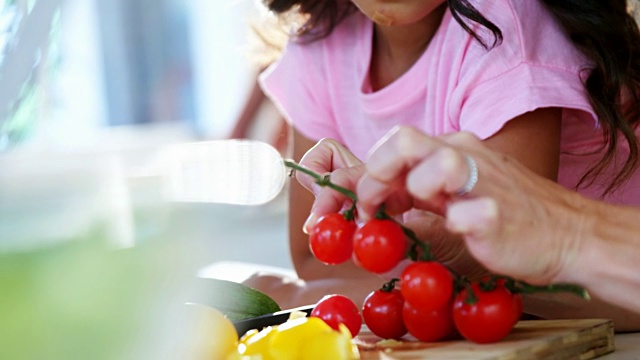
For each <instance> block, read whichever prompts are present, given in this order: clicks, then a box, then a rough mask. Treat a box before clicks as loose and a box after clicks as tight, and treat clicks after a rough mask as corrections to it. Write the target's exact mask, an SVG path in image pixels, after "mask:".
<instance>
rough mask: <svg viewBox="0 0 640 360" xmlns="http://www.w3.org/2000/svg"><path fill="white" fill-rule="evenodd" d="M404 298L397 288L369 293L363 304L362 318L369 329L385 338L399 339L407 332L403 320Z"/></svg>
mask: <svg viewBox="0 0 640 360" xmlns="http://www.w3.org/2000/svg"><path fill="white" fill-rule="evenodd" d="M403 305H404V299H403V298H402V294H400V291H399V290H397V289H391V290H386V289H385V288H383V289H380V290H375V291H372V292H371V293H369V295H367V297H366V298H365V299H364V304H363V306H362V318H363V319H364V323H365V324H367V327H369V330H371V332H372V333H374V334H375V335H377V336H379V337H381V338H383V339H399V338H401V337H403V336H404V335H405V334H406V333H407V328H406V327H405V325H404V320H402V307H403Z"/></svg>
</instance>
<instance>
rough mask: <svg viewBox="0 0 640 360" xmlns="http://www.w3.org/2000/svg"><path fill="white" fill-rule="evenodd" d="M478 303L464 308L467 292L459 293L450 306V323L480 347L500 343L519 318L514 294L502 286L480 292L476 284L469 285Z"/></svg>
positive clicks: (465, 290)
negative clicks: (451, 315) (451, 312)
mask: <svg viewBox="0 0 640 360" xmlns="http://www.w3.org/2000/svg"><path fill="white" fill-rule="evenodd" d="M471 289H472V290H473V292H474V294H475V296H476V297H477V301H476V302H475V303H473V304H467V303H466V301H467V300H468V295H467V294H468V292H467V289H464V290H462V291H461V292H460V293H459V294H458V295H457V296H456V298H455V300H454V304H453V320H454V322H455V325H456V328H457V329H458V331H459V332H460V334H461V335H462V336H464V338H466V339H467V340H469V341H473V342H476V343H480V344H485V343H492V342H496V341H499V340H502V339H503V338H504V337H506V336H507V335H509V333H510V332H511V329H513V326H514V325H515V323H516V321H517V320H514V319H517V318H518V317H519V314H518V305H517V302H516V301H515V300H514V296H513V294H512V293H511V292H510V291H509V290H507V289H506V288H505V287H504V286H501V285H497V286H496V287H495V288H494V289H493V290H489V291H483V290H482V289H481V288H480V286H479V285H478V284H477V283H474V284H472V285H471Z"/></svg>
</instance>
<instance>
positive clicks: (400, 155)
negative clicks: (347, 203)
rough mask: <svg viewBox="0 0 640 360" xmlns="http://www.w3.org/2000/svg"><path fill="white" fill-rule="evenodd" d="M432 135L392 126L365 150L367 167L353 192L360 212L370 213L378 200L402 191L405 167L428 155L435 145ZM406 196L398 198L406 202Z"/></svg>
mask: <svg viewBox="0 0 640 360" xmlns="http://www.w3.org/2000/svg"><path fill="white" fill-rule="evenodd" d="M430 139H432V138H429V137H427V136H426V135H424V134H422V133H420V132H419V131H417V130H415V129H412V128H408V127H396V128H394V129H393V130H392V131H390V132H389V133H388V134H387V136H385V137H384V138H383V139H382V140H381V141H380V142H378V143H377V144H376V145H375V147H374V148H373V149H372V151H371V152H370V154H369V158H368V160H367V171H366V172H365V174H364V175H363V177H362V179H361V180H360V182H359V183H358V186H357V188H356V192H357V194H358V200H359V210H361V212H362V213H361V214H360V215H361V216H365V217H366V216H371V215H372V214H373V213H375V211H377V209H378V208H379V207H380V205H381V204H383V203H385V202H386V201H387V200H389V199H391V198H392V197H394V196H395V197H396V198H398V195H401V194H405V197H406V191H405V177H406V174H407V171H409V169H411V167H412V166H413V165H414V164H415V163H417V162H419V161H420V160H421V159H422V158H424V157H426V156H428V154H429V153H430V152H432V151H433V150H434V149H435V148H436V146H434V144H433V142H437V140H434V139H432V140H430ZM407 201H408V200H406V199H405V200H400V201H399V204H406V202H407Z"/></svg>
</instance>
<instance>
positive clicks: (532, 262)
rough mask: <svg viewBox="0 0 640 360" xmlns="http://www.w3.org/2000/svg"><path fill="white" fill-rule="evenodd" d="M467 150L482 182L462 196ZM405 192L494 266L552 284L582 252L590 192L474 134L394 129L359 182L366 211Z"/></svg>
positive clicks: (368, 213)
mask: <svg viewBox="0 0 640 360" xmlns="http://www.w3.org/2000/svg"><path fill="white" fill-rule="evenodd" d="M466 156H470V157H471V158H473V159H474V160H475V162H476V164H477V168H478V173H479V176H478V178H479V180H478V182H477V184H476V185H475V186H474V187H473V189H472V190H471V191H470V192H469V193H468V194H466V195H463V196H458V195H457V193H458V191H459V190H460V189H461V188H462V187H463V186H464V185H465V184H466V183H467V181H468V179H469V176H470V169H469V166H468V164H467V161H466V158H465V157H466ZM399 191H400V192H401V191H406V192H407V193H408V194H410V195H411V196H413V197H414V199H415V200H414V206H415V207H418V208H423V209H428V210H432V211H435V212H438V213H441V214H444V216H445V217H446V227H447V229H448V230H449V231H451V232H453V233H457V234H460V235H462V236H463V237H464V240H465V243H466V246H467V248H468V249H469V251H470V252H471V254H472V255H473V256H474V257H475V258H476V259H478V260H479V261H480V262H481V263H482V264H483V265H484V266H486V267H487V268H488V269H489V270H491V271H493V272H496V273H502V274H508V275H511V276H513V277H516V278H519V279H522V280H525V281H529V282H532V283H548V282H551V281H553V280H554V279H556V278H558V277H559V276H560V274H561V272H562V271H563V269H564V268H565V267H567V266H568V264H567V262H571V261H572V259H574V258H575V257H576V256H577V254H578V250H579V240H580V237H581V234H580V232H579V231H575V229H580V225H579V224H576V222H578V223H579V222H580V221H581V217H580V215H579V214H580V211H579V209H580V206H581V204H582V203H583V201H584V200H583V198H582V197H581V196H579V195H577V194H576V193H574V192H570V191H567V190H566V189H564V188H562V187H561V186H560V185H557V184H556V183H554V182H552V181H550V180H547V179H544V178H541V177H539V176H536V175H535V174H534V173H532V172H531V171H529V170H528V169H526V168H525V167H523V166H522V165H520V164H518V163H517V162H515V161H513V160H511V159H509V158H508V157H506V156H504V155H502V154H498V153H495V152H493V151H491V150H489V149H487V148H486V147H485V146H484V145H483V144H482V143H481V141H480V140H479V139H477V138H476V137H474V136H473V135H471V134H468V133H456V134H451V135H446V136H443V137H440V138H433V137H430V136H427V135H424V134H422V133H420V132H418V131H416V130H414V129H411V128H406V127H399V128H396V129H394V130H393V131H391V132H390V133H389V135H388V136H387V137H385V139H384V140H383V141H382V142H380V143H379V144H378V145H377V146H376V148H375V149H374V150H373V151H372V152H371V154H370V157H369V159H368V162H367V171H366V173H365V174H363V176H362V177H361V179H360V181H359V183H358V185H357V188H356V193H357V194H358V200H359V214H360V216H365V217H366V216H371V215H372V214H373V213H374V212H375V210H376V209H377V208H378V207H379V206H380V204H382V203H385V202H387V201H388V199H389V198H390V197H393V196H395V194H397V193H398V192H399ZM568 212H569V213H571V216H566V215H567V213H568ZM569 222H572V223H571V224H569Z"/></svg>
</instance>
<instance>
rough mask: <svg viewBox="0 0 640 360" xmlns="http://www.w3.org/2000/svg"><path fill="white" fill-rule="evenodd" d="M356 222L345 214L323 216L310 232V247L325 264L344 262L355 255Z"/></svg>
mask: <svg viewBox="0 0 640 360" xmlns="http://www.w3.org/2000/svg"><path fill="white" fill-rule="evenodd" d="M356 227H357V226H356V223H355V221H353V220H346V219H345V217H344V215H342V214H339V213H331V214H327V215H325V216H323V217H321V218H320V219H319V220H318V222H317V223H316V225H315V226H314V227H313V229H312V230H311V234H309V248H310V249H311V252H312V253H313V255H314V256H315V257H316V258H317V259H318V260H320V261H322V262H323V263H325V264H331V265H336V264H340V263H343V262H345V261H347V260H349V259H350V258H351V256H352V255H353V234H354V233H355V231H356Z"/></svg>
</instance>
